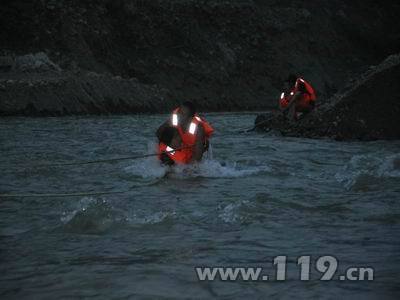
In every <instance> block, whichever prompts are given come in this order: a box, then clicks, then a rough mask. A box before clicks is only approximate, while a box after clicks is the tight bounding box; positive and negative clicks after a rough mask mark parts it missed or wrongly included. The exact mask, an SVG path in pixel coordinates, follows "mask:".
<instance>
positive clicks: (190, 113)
mask: <svg viewBox="0 0 400 300" xmlns="http://www.w3.org/2000/svg"><path fill="white" fill-rule="evenodd" d="M180 114H181V116H182V119H183V120H184V121H189V120H191V119H192V118H193V117H194V115H195V114H196V106H195V105H194V104H193V102H190V101H185V102H183V103H182V104H181V106H180Z"/></svg>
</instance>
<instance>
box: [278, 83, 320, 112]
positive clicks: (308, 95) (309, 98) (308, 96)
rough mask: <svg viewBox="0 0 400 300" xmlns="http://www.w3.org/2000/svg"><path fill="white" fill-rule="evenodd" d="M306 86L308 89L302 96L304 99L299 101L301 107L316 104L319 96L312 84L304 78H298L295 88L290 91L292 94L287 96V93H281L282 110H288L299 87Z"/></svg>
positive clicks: (280, 103)
mask: <svg viewBox="0 0 400 300" xmlns="http://www.w3.org/2000/svg"><path fill="white" fill-rule="evenodd" d="M300 84H304V86H305V88H306V92H305V93H303V94H302V98H301V99H300V101H299V105H300V106H304V107H306V106H309V105H310V104H311V102H315V100H317V95H316V94H315V91H314V89H313V87H312V86H311V84H309V83H308V82H307V81H305V80H304V79H303V78H297V80H296V83H295V85H294V87H293V88H292V89H291V90H290V93H289V94H287V93H285V92H282V93H281V98H280V99H279V105H280V107H281V108H286V107H287V106H288V105H289V102H290V100H291V99H292V97H293V95H294V94H296V93H297V92H298V91H299V85H300Z"/></svg>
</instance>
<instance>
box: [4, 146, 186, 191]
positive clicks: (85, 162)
mask: <svg viewBox="0 0 400 300" xmlns="http://www.w3.org/2000/svg"><path fill="white" fill-rule="evenodd" d="M191 147H192V146H185V147H181V148H177V149H173V150H169V151H163V153H173V152H175V151H179V150H183V149H187V148H191ZM158 155H159V154H158V153H151V154H144V155H136V156H128V157H119V158H110V159H99V160H91V161H81V162H70V163H57V164H42V165H34V166H30V167H40V166H43V167H58V166H75V165H88V164H96V163H108V162H115V161H122V160H135V159H141V158H147V157H153V156H158ZM128 192H129V190H126V191H115V192H112V191H111V192H106V191H101V192H77V193H43V194H0V198H33V197H44V198H49V197H84V196H100V195H111V194H124V193H128Z"/></svg>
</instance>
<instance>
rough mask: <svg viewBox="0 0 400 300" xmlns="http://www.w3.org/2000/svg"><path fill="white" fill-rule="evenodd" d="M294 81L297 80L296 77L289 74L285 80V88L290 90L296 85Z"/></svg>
mask: <svg viewBox="0 0 400 300" xmlns="http://www.w3.org/2000/svg"><path fill="white" fill-rule="evenodd" d="M296 80H297V75H296V74H290V75H289V76H288V77H287V78H286V80H285V87H286V88H292V87H293V86H294V85H295V84H296Z"/></svg>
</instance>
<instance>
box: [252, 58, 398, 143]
mask: <svg viewBox="0 0 400 300" xmlns="http://www.w3.org/2000/svg"><path fill="white" fill-rule="evenodd" d="M399 78H400V55H392V56H389V57H388V58H387V59H386V60H385V61H383V62H382V63H381V64H379V65H378V66H373V67H371V68H370V69H369V70H368V71H367V72H365V73H364V74H362V75H361V76H359V77H358V79H357V80H356V81H352V82H349V84H348V85H347V86H346V88H344V89H343V90H342V91H340V92H339V93H337V94H336V95H334V96H333V97H332V98H331V99H329V100H328V101H326V102H325V103H323V104H321V105H320V106H318V107H317V108H316V109H315V110H314V111H313V112H312V113H310V114H308V115H307V116H305V117H304V118H302V119H300V120H299V121H297V122H296V123H295V124H290V123H289V122H288V121H287V120H286V119H285V118H284V117H283V116H282V115H281V114H280V113H277V114H276V115H259V116H258V117H257V119H256V121H255V123H256V124H258V126H257V127H258V130H261V131H271V130H275V131H278V132H280V133H281V134H283V135H287V136H301V137H312V138H313V137H332V138H334V139H337V140H349V139H359V140H376V139H399V138H400V121H399V120H400V118H399V116H400V85H399Z"/></svg>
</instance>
